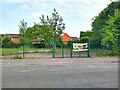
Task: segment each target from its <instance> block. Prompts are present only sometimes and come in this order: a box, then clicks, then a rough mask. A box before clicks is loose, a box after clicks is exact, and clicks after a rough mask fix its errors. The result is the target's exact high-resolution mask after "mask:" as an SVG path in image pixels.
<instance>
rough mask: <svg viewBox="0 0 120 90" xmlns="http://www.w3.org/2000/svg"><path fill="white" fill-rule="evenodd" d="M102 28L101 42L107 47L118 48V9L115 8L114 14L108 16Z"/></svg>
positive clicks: (119, 14)
mask: <svg viewBox="0 0 120 90" xmlns="http://www.w3.org/2000/svg"><path fill="white" fill-rule="evenodd" d="M106 23H107V25H105V26H104V27H103V28H102V32H103V33H101V36H102V40H101V44H102V45H104V46H106V47H107V48H118V35H119V33H118V32H119V30H120V12H119V10H118V9H116V10H115V12H114V16H109V20H108V21H107V22H106Z"/></svg>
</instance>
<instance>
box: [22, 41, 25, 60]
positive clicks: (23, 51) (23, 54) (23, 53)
mask: <svg viewBox="0 0 120 90" xmlns="http://www.w3.org/2000/svg"><path fill="white" fill-rule="evenodd" d="M24 46H25V44H24V42H23V43H22V57H23V58H24V57H25V47H24Z"/></svg>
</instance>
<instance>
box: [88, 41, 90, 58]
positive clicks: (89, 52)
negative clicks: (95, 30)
mask: <svg viewBox="0 0 120 90" xmlns="http://www.w3.org/2000/svg"><path fill="white" fill-rule="evenodd" d="M88 57H90V39H88Z"/></svg>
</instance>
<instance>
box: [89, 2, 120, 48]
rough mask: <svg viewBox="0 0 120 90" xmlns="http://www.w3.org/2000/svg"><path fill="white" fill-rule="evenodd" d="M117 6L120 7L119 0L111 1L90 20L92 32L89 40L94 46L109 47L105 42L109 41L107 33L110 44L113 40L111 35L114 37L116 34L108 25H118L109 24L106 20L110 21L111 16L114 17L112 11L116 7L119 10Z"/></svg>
mask: <svg viewBox="0 0 120 90" xmlns="http://www.w3.org/2000/svg"><path fill="white" fill-rule="evenodd" d="M119 7H120V1H119V0H118V1H114V2H111V3H110V4H109V5H108V6H107V7H106V8H105V9H103V10H102V11H101V12H100V14H99V15H98V16H96V17H95V18H94V21H93V22H92V31H93V34H92V37H91V42H92V44H93V45H94V46H97V47H98V48H101V47H104V46H105V47H106V46H107V47H108V48H109V47H110V46H109V45H107V44H108V43H107V42H109V40H110V39H109V40H108V37H107V36H108V35H110V37H111V40H110V43H109V44H112V43H113V41H115V40H112V39H113V37H114V38H115V37H116V35H115V34H113V33H114V31H112V30H111V29H110V27H112V25H116V26H118V25H117V23H114V24H110V23H108V22H112V17H114V11H115V10H116V9H118V10H119ZM110 19H111V20H110ZM117 20H118V19H117ZM106 29H107V30H106ZM108 29H109V30H108ZM105 35H106V36H105ZM111 42H112V43H111Z"/></svg>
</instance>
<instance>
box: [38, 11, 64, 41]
mask: <svg viewBox="0 0 120 90" xmlns="http://www.w3.org/2000/svg"><path fill="white" fill-rule="evenodd" d="M40 20H41V22H40V24H41V25H43V26H45V27H47V28H46V30H45V32H46V33H47V34H50V36H49V39H50V40H54V41H58V40H60V39H61V38H60V37H61V34H62V33H63V30H64V29H65V23H63V19H62V17H61V16H60V15H59V14H58V12H57V11H56V9H54V12H53V13H52V17H51V18H49V17H48V16H47V18H46V19H45V16H44V15H42V17H41V18H40ZM48 28H49V30H47V29H48ZM45 32H44V33H45Z"/></svg>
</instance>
